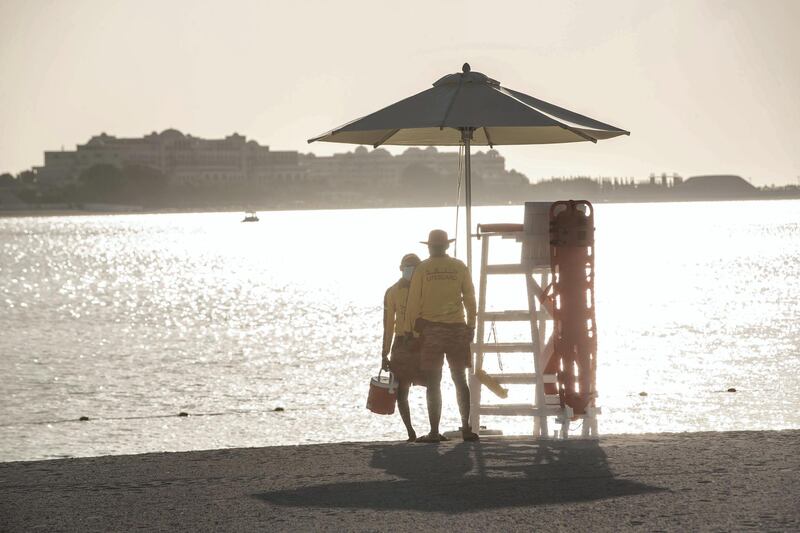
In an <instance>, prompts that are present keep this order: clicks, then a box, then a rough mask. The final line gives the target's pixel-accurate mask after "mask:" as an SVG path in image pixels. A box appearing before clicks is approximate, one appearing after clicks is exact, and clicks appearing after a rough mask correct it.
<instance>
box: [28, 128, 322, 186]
mask: <svg viewBox="0 0 800 533" xmlns="http://www.w3.org/2000/svg"><path fill="white" fill-rule="evenodd" d="M298 157H299V156H298V153H297V152H290V151H280V152H275V151H271V150H270V149H269V147H268V146H261V145H260V144H258V143H257V142H256V141H247V140H246V139H245V137H243V136H242V135H238V134H236V133H234V134H233V135H229V136H227V137H225V138H224V139H199V138H197V137H193V136H191V135H185V134H183V133H181V132H180V131H178V130H174V129H169V130H164V131H162V132H161V133H155V132H153V133H151V134H150V135H146V136H144V137H141V138H117V137H114V136H111V135H106V134H105V133H102V134H100V135H97V136H95V137H92V138H91V139H90V140H89V142H87V143H86V144H79V145H78V147H77V149H76V150H75V151H74V152H68V151H61V152H45V153H44V166H43V167H39V168H36V169H35V170H36V172H37V176H38V179H39V181H40V182H42V183H46V184H52V185H58V184H60V183H65V182H69V181H73V180H75V179H77V178H78V177H79V176H80V174H81V173H82V172H83V171H85V170H87V169H89V168H91V167H93V166H95V165H114V166H117V167H121V166H124V165H142V166H147V167H151V168H155V169H157V170H159V171H161V172H162V173H163V174H164V175H165V176H167V177H168V178H169V180H170V183H172V184H173V185H199V186H202V185H226V184H234V183H242V182H248V183H264V184H268V183H280V182H288V181H302V180H304V179H305V176H306V173H305V172H304V170H303V169H302V168H301V167H300V165H299V161H298Z"/></svg>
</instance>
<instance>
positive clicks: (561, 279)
mask: <svg viewBox="0 0 800 533" xmlns="http://www.w3.org/2000/svg"><path fill="white" fill-rule="evenodd" d="M594 257H595V256H594V207H593V206H592V204H591V203H589V202H588V201H586V200H577V201H575V200H569V201H558V202H554V203H553V204H552V205H551V206H550V268H551V271H552V276H553V283H552V299H553V324H554V326H553V355H552V357H551V358H550V361H548V364H547V365H546V367H545V372H546V373H555V374H557V376H558V395H559V398H560V401H561V405H562V406H564V405H568V406H569V407H571V408H572V410H573V413H574V414H575V415H581V414H584V413H586V408H587V407H590V406H594V402H595V397H596V390H595V386H596V374H597V325H596V323H595V307H594ZM551 390H552V389H551ZM552 392H555V391H552Z"/></svg>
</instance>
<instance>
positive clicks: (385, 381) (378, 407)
mask: <svg viewBox="0 0 800 533" xmlns="http://www.w3.org/2000/svg"><path fill="white" fill-rule="evenodd" d="M381 373H382V371H381V372H378V375H377V376H376V377H374V378H372V379H371V380H369V396H367V409H369V410H370V411H372V412H373V413H375V414H378V415H391V414H393V413H394V405H395V404H396V403H397V380H396V379H395V377H394V374H392V373H391V372H389V375H388V376H382V375H381Z"/></svg>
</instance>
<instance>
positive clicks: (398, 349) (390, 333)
mask: <svg viewBox="0 0 800 533" xmlns="http://www.w3.org/2000/svg"><path fill="white" fill-rule="evenodd" d="M419 263H420V259H419V257H417V254H406V255H404V256H403V258H402V259H401V260H400V272H402V275H401V277H400V279H399V280H397V282H396V283H394V284H393V285H392V286H391V287H389V288H388V289H387V290H386V293H385V294H384V297H383V351H382V352H381V367H382V368H383V369H384V370H391V371H392V373H393V374H394V375H395V377H396V378H397V381H398V385H397V410H398V411H399V412H400V418H401V419H402V420H403V424H404V425H405V426H406V431H407V432H408V442H414V441H415V440H416V438H417V433H416V432H415V431H414V427H413V426H412V425H411V411H410V409H409V406H408V390H409V389H410V388H411V385H412V384H413V385H424V384H425V381H424V377H423V375H422V372H421V371H420V368H419V343H417V342H413V341H412V340H411V339H406V338H405V337H404V336H403V335H402V333H403V331H402V329H403V326H404V324H405V317H406V315H405V311H406V300H407V299H408V287H409V285H410V284H411V277H412V275H413V274H414V269H415V268H416V267H417V265H419ZM390 353H391V359H390V358H389V354H390Z"/></svg>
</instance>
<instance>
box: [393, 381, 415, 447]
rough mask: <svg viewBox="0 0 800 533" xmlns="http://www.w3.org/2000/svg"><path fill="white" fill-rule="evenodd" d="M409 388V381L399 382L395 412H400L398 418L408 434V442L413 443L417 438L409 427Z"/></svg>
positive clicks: (410, 426)
mask: <svg viewBox="0 0 800 533" xmlns="http://www.w3.org/2000/svg"><path fill="white" fill-rule="evenodd" d="M409 388H411V382H410V381H401V382H400V386H399V387H398V388H397V410H398V411H400V418H402V419H403V424H405V426H406V431H407V432H408V440H409V441H413V440H414V439H416V438H417V433H416V432H415V431H414V428H413V426H412V425H411V411H410V410H409V408H408V389H409Z"/></svg>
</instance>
